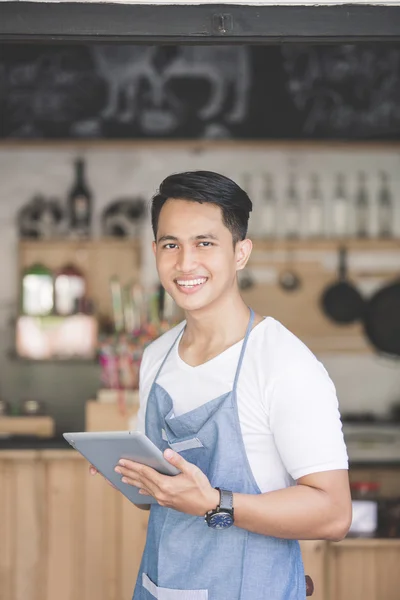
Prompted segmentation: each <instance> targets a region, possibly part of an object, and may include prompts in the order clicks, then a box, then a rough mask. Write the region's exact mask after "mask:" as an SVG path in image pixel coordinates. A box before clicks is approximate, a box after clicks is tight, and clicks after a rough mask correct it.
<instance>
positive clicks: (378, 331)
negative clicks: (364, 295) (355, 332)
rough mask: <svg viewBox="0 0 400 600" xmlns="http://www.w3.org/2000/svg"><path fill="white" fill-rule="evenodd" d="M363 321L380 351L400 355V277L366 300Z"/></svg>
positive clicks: (372, 342)
mask: <svg viewBox="0 0 400 600" xmlns="http://www.w3.org/2000/svg"><path fill="white" fill-rule="evenodd" d="M363 323H364V331H365V334H366V336H367V338H368V339H369V341H370V342H371V344H372V345H373V346H374V347H375V348H376V350H378V352H382V353H384V354H388V355H391V356H400V279H397V280H395V281H392V282H391V283H389V284H387V285H385V286H384V287H382V288H381V289H380V290H378V291H377V292H376V293H375V294H374V295H373V296H372V297H371V298H370V299H369V300H368V301H367V302H366V305H365V310H364V318H363Z"/></svg>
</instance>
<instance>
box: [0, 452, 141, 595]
mask: <svg viewBox="0 0 400 600" xmlns="http://www.w3.org/2000/svg"><path fill="white" fill-rule="evenodd" d="M147 519H148V513H147V512H145V511H142V510H140V509H138V508H136V507H135V506H133V505H132V504H131V503H130V502H129V501H128V500H127V499H126V498H124V497H123V496H122V495H121V494H119V493H118V492H117V491H116V490H114V489H113V488H112V487H111V486H110V485H108V484H107V483H106V482H105V481H104V479H103V478H102V477H100V476H96V477H91V476H90V475H89V473H88V464H87V462H86V461H85V460H84V459H83V458H81V456H80V455H79V454H78V453H76V452H73V451H72V450H45V451H34V450H29V451H24V450H14V451H2V452H0V540H1V543H0V600H77V599H78V598H79V600H130V599H131V597H132V592H133V588H134V583H135V581H136V576H137V572H138V569H139V564H140V559H141V555H142V552H143V547H144V543H145V536H146V527H147Z"/></svg>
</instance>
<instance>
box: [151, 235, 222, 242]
mask: <svg viewBox="0 0 400 600" xmlns="http://www.w3.org/2000/svg"><path fill="white" fill-rule="evenodd" d="M189 239H190V241H198V240H218V237H217V236H216V235H214V234H213V233H204V234H201V235H195V236H193V237H191V238H189ZM178 241H179V240H178V238H177V237H175V236H174V235H162V236H161V237H160V238H158V240H157V244H159V243H161V242H178Z"/></svg>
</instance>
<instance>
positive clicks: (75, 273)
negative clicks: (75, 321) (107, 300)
mask: <svg viewBox="0 0 400 600" xmlns="http://www.w3.org/2000/svg"><path fill="white" fill-rule="evenodd" d="M85 293H86V282H85V278H84V277H83V275H82V273H81V272H80V271H79V269H77V268H76V267H75V266H74V265H70V264H68V265H65V266H64V267H63V268H62V269H60V271H59V272H58V273H57V275H56V277H55V281H54V304H55V310H56V313H57V314H58V315H62V316H67V315H73V314H75V313H78V312H83V309H84V307H83V306H82V304H83V299H84V297H85Z"/></svg>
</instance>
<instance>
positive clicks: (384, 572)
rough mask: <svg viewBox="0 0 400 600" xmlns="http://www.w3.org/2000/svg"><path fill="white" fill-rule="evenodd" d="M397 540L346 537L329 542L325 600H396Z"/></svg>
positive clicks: (399, 584) (399, 585)
mask: <svg viewBox="0 0 400 600" xmlns="http://www.w3.org/2000/svg"><path fill="white" fill-rule="evenodd" d="M399 565H400V540H397V539H396V540H385V539H377V540H362V539H354V540H351V539H348V540H344V541H343V542H339V543H337V544H330V547H329V553H328V565H327V566H328V570H327V577H328V582H327V583H328V591H329V595H328V598H329V600H398V599H399V598H400V569H399Z"/></svg>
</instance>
